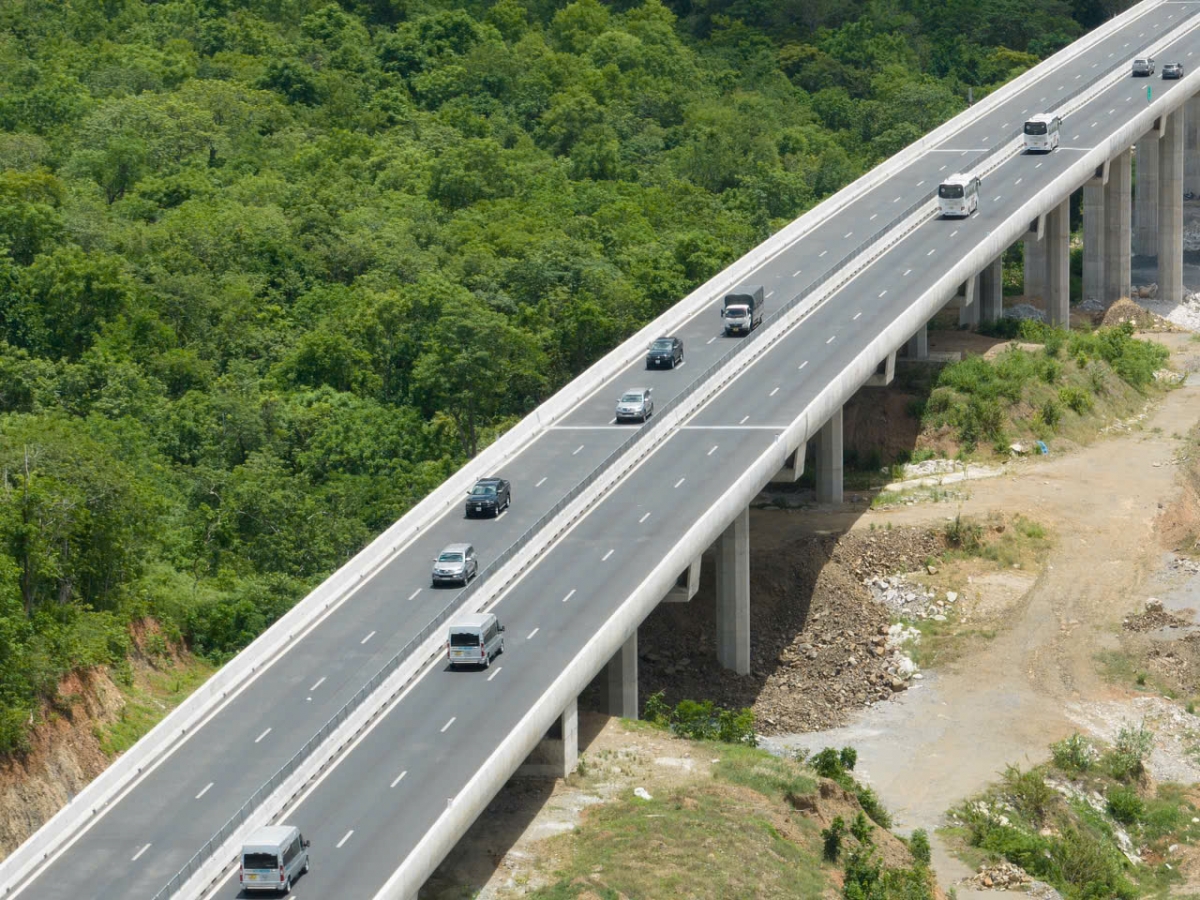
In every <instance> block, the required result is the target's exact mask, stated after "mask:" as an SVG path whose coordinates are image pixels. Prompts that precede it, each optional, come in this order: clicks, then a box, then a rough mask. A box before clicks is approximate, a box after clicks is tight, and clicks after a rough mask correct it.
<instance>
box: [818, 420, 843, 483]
mask: <svg viewBox="0 0 1200 900" xmlns="http://www.w3.org/2000/svg"><path fill="white" fill-rule="evenodd" d="M816 474H817V502H818V503H841V502H842V408H841V407H840V406H839V407H838V411H837V412H835V413H834V414H833V415H832V416H830V417H829V421H828V422H826V423H825V424H824V425H822V426H821V430H820V431H819V432H817V472H816Z"/></svg>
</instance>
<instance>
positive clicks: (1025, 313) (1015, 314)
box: [1004, 303, 1046, 322]
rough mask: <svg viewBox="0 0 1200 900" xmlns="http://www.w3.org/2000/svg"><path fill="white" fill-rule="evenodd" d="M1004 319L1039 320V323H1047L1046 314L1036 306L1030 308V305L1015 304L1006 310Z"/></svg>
mask: <svg viewBox="0 0 1200 900" xmlns="http://www.w3.org/2000/svg"><path fill="white" fill-rule="evenodd" d="M1004 318H1006V319H1037V320H1038V321H1039V322H1044V321H1046V314H1045V313H1044V312H1042V311H1041V310H1040V309H1038V308H1037V307H1036V306H1030V305H1029V304H1028V303H1014V304H1013V305H1012V306H1009V307H1007V308H1006V309H1005V310H1004Z"/></svg>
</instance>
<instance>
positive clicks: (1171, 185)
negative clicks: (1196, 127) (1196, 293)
mask: <svg viewBox="0 0 1200 900" xmlns="http://www.w3.org/2000/svg"><path fill="white" fill-rule="evenodd" d="M1185 110H1186V104H1185V105H1184V106H1183V107H1180V108H1179V109H1177V110H1175V112H1173V113H1169V114H1168V115H1166V116H1164V117H1163V129H1162V140H1161V141H1159V144H1158V296H1159V299H1160V300H1166V301H1167V302H1169V303H1179V302H1180V301H1181V300H1183V136H1184V135H1183V132H1184V115H1185Z"/></svg>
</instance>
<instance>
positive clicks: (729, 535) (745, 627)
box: [716, 507, 750, 675]
mask: <svg viewBox="0 0 1200 900" xmlns="http://www.w3.org/2000/svg"><path fill="white" fill-rule="evenodd" d="M716 575H717V661H718V662H720V663H721V665H723V666H724V667H725V668H726V669H732V670H733V671H734V672H737V673H738V674H739V675H749V674H750V509H749V507H746V508H744V509H743V510H742V511H741V512H739V513H738V514H737V515H736V516H735V517H734V519H733V521H732V522H730V523H729V527H728V528H726V529H725V531H724V533H722V535H721V537H720V538H719V539H718V540H717V572H716Z"/></svg>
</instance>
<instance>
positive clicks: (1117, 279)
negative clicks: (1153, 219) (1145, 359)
mask: <svg viewBox="0 0 1200 900" xmlns="http://www.w3.org/2000/svg"><path fill="white" fill-rule="evenodd" d="M1131 185H1132V173H1131V165H1130V152H1129V149H1128V148H1126V149H1125V150H1123V151H1122V152H1121V153H1119V154H1117V156H1115V157H1114V158H1113V159H1112V160H1110V161H1109V164H1108V183H1107V184H1106V185H1105V186H1104V302H1105V303H1115V302H1116V301H1117V300H1120V299H1121V298H1122V297H1128V296H1129V293H1130V282H1131V281H1132V280H1133V274H1132V262H1131V261H1130V256H1131V252H1130V241H1131V240H1132V231H1133V228H1132V221H1131V215H1132V208H1131V204H1132V197H1131ZM1084 240H1085V242H1086V240H1087V238H1086V237H1085V238H1084Z"/></svg>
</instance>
